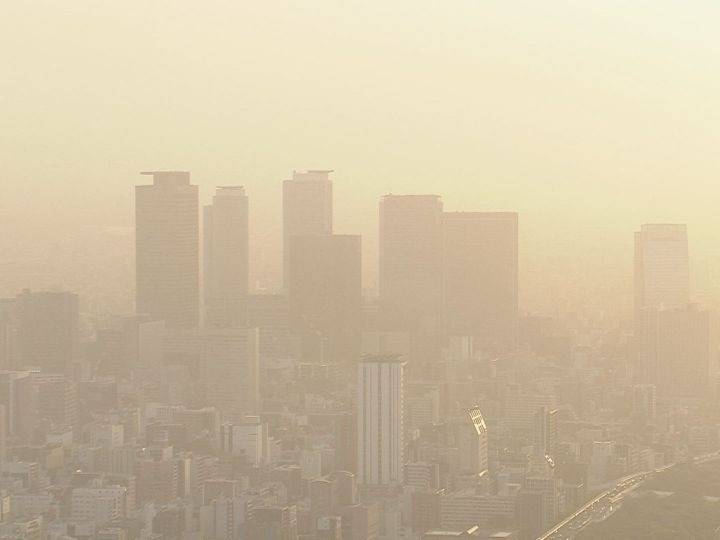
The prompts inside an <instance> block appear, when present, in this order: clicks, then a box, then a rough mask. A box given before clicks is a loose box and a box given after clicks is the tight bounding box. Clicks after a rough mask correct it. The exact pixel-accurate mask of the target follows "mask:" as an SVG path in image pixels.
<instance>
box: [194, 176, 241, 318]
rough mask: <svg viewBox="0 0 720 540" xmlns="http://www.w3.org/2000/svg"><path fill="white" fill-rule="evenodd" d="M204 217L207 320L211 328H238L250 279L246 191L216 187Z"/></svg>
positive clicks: (232, 187) (233, 187) (231, 187)
mask: <svg viewBox="0 0 720 540" xmlns="http://www.w3.org/2000/svg"><path fill="white" fill-rule="evenodd" d="M203 215H204V227H203V236H204V242H203V250H204V251H203V259H204V275H203V278H204V283H205V291H204V293H205V308H206V317H207V318H206V320H207V322H208V323H209V324H211V325H214V326H222V327H230V326H240V325H242V324H244V323H245V319H246V317H245V310H246V307H245V301H246V298H247V295H248V279H249V277H248V271H249V254H248V242H249V212H248V198H247V196H246V195H245V189H244V188H243V187H242V186H220V187H218V188H217V189H216V191H215V196H214V197H213V202H212V204H211V205H207V206H205V208H204V213H203Z"/></svg>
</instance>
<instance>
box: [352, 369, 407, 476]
mask: <svg viewBox="0 0 720 540" xmlns="http://www.w3.org/2000/svg"><path fill="white" fill-rule="evenodd" d="M404 365H405V363H404V361H403V360H402V359H401V358H400V357H397V356H376V357H364V358H363V359H362V360H361V361H360V362H359V364H358V401H357V407H358V420H357V429H358V437H357V442H358V454H357V459H358V464H357V470H358V475H357V477H358V483H360V484H370V485H394V484H400V483H402V478H403V465H404V460H403V455H404V435H403V371H404Z"/></svg>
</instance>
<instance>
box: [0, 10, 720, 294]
mask: <svg viewBox="0 0 720 540" xmlns="http://www.w3.org/2000/svg"><path fill="white" fill-rule="evenodd" d="M717 15H720V7H718V6H717V5H714V4H712V3H710V2H692V3H690V4H688V3H681V2H677V1H664V2H660V3H657V2H654V3H652V4H651V3H649V2H632V3H628V2H619V1H611V2H607V1H604V2H585V3H583V4H582V5H577V4H575V3H573V2H559V3H555V4H550V5H539V4H537V3H536V2H528V1H526V2H512V3H508V2H497V1H494V2H485V3H482V4H476V3H474V2H469V1H461V2H457V3H454V5H453V8H452V9H448V8H447V7H445V6H444V5H443V4H441V3H436V2H429V1H423V2H413V3H410V2H397V3H394V4H393V5H390V6H388V5H381V4H379V3H378V4H375V3H371V4H368V3H350V4H344V5H343V6H340V5H338V4H337V3H335V2H329V1H317V2H313V3H312V5H307V4H305V3H298V2H263V3H260V4H256V3H247V2H241V3H232V2H204V3H202V5H199V4H195V3H192V2H187V1H180V2H172V3H170V2H129V3H123V4H122V5H112V4H106V3H92V2H74V3H72V4H68V3H65V2H52V1H50V2H42V3H30V2H15V3H12V4H11V5H9V6H7V7H6V13H5V15H4V17H3V21H2V22H0V25H2V30H3V31H2V38H0V39H1V40H2V44H3V51H4V52H3V53H0V54H2V55H3V56H5V60H6V61H5V62H4V64H5V65H6V66H7V72H6V74H5V77H4V82H3V83H0V105H2V110H3V124H4V127H5V130H4V132H5V135H4V136H3V140H2V144H0V159H1V160H2V163H3V173H2V175H3V176H2V178H3V179H2V182H0V222H3V223H5V226H9V227H10V230H12V229H13V228H14V227H12V224H15V225H16V226H17V225H18V224H20V225H21V226H22V227H24V228H31V229H35V228H38V229H46V230H49V231H53V230H57V229H59V228H65V227H66V228H68V229H69V230H71V231H72V230H76V229H81V228H84V227H91V228H92V227H95V226H132V224H133V215H132V187H133V186H134V185H135V184H138V183H142V181H143V179H142V178H141V177H140V176H139V175H138V172H139V171H141V170H146V169H151V170H155V169H179V170H189V171H191V173H192V179H193V182H194V183H197V184H199V185H200V186H201V202H202V203H206V202H208V201H209V199H210V196H211V193H212V189H213V186H215V185H219V184H228V183H233V184H234V183H237V184H242V185H245V186H246V188H247V191H248V195H249V197H250V201H251V202H250V204H251V212H252V214H251V231H252V232H251V234H252V235H253V240H252V243H253V246H255V247H254V248H253V249H254V250H255V251H257V249H258V248H257V246H258V245H259V243H261V242H262V243H264V244H266V245H268V244H269V245H272V246H274V248H273V249H274V251H275V252H276V255H272V254H265V255H263V258H264V259H267V260H268V262H267V263H263V264H265V267H263V271H266V270H268V269H270V270H271V271H272V272H275V273H277V272H278V271H279V266H278V265H279V251H280V238H281V233H280V231H281V223H280V211H279V204H278V202H279V200H280V195H281V181H282V180H283V179H285V178H288V177H289V176H290V174H291V172H292V170H293V169H298V170H301V169H305V168H332V169H334V170H335V171H336V173H335V174H334V182H335V186H336V187H335V201H336V203H335V222H336V229H337V231H338V232H344V233H357V234H362V235H363V255H364V266H365V274H366V276H367V279H366V282H367V285H368V286H370V287H373V286H374V284H375V282H376V276H375V273H374V271H373V269H374V267H375V264H376V263H375V258H376V253H377V201H378V199H379V197H380V196H381V195H383V194H385V193H389V192H393V193H437V194H440V195H442V196H443V200H444V203H445V208H446V209H448V210H457V211H463V210H465V211H469V210H509V211H517V212H519V214H520V224H521V226H520V238H521V244H522V246H523V249H522V250H521V252H522V253H523V259H522V264H521V276H522V278H521V286H522V288H523V289H528V288H529V287H530V285H528V283H529V282H532V280H533V277H532V276H533V274H534V273H536V272H538V271H539V272H541V273H543V274H550V275H552V274H556V275H560V276H561V275H562V274H564V273H566V272H573V271H575V270H574V267H577V266H578V265H579V266H580V267H581V268H584V269H583V270H579V272H580V273H584V272H586V271H590V270H591V271H593V272H598V274H599V275H598V276H597V278H596V280H597V281H598V282H600V281H601V280H602V273H603V272H604V271H607V270H603V265H605V264H607V268H610V267H614V268H618V267H620V266H621V265H625V267H626V269H627V271H623V272H622V273H619V274H621V275H624V276H629V271H630V267H631V253H632V236H631V234H632V231H634V230H636V229H637V228H638V227H639V225H640V224H641V223H645V222H681V223H687V224H688V227H689V231H690V242H691V254H692V257H693V262H694V268H695V270H694V272H695V274H697V275H698V276H699V277H698V279H697V280H696V283H695V286H696V288H701V289H702V290H703V294H707V293H706V292H705V291H710V290H712V294H715V291H714V289H715V288H717V285H718V279H717V278H716V274H718V270H717V269H718V268H720V250H718V248H717V247H716V246H715V245H714V231H715V230H716V229H717V228H718V227H720V217H719V216H718V213H717V211H715V209H714V208H713V202H714V201H713V198H712V197H709V196H708V195H709V194H711V193H712V190H713V188H714V185H715V182H716V181H715V177H716V175H717V171H718V169H719V168H720V167H718V165H720V163H719V162H718V158H717V157H716V152H715V151H714V150H715V146H716V145H717V143H718V142H719V140H720V137H719V135H720V133H719V131H720V128H718V127H717V126H718V125H719V124H718V123H717V122H716V120H717V119H718V117H719V116H720V99H718V97H717V96H718V89H719V88H720V77H719V76H718V75H717V74H716V73H714V70H712V69H709V68H710V67H711V66H712V65H713V61H714V59H715V55H716V53H717V52H718V49H719V48H720V40H718V38H717V36H716V35H715V32H714V28H713V24H712V21H713V20H717ZM261 230H262V231H263V232H262V234H259V233H258V231H261ZM258 236H260V238H258ZM49 241H50V240H48V242H49ZM608 259H610V260H608ZM256 264H258V263H257V262H256ZM617 277H618V276H617V275H616V276H612V277H611V279H617ZM556 279H560V278H557V277H556ZM628 279H629V278H628ZM627 286H628V287H629V281H627Z"/></svg>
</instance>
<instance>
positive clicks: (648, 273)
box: [635, 223, 690, 332]
mask: <svg viewBox="0 0 720 540" xmlns="http://www.w3.org/2000/svg"><path fill="white" fill-rule="evenodd" d="M689 302H690V257H689V254H688V236H687V226H686V225H681V224H664V223H661V224H656V223H653V224H646V225H643V226H642V227H641V228H640V231H638V232H636V233H635V329H636V332H639V331H640V329H641V328H642V324H643V315H642V314H643V312H644V311H646V310H653V309H678V308H684V307H685V306H687V304H688V303H689Z"/></svg>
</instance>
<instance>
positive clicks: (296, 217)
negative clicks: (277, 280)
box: [283, 170, 333, 288]
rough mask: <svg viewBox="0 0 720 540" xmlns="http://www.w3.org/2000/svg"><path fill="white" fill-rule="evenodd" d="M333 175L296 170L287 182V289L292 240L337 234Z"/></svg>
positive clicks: (285, 204)
mask: <svg viewBox="0 0 720 540" xmlns="http://www.w3.org/2000/svg"><path fill="white" fill-rule="evenodd" d="M331 172H333V171H332V170H313V171H306V172H298V171H293V177H292V179H291V180H285V181H284V182H283V283H284V285H285V287H286V288H287V281H288V278H289V275H290V274H289V272H288V267H289V264H290V242H291V241H292V238H293V237H294V236H308V235H315V234H332V232H333V184H332V180H330V173H331Z"/></svg>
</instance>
